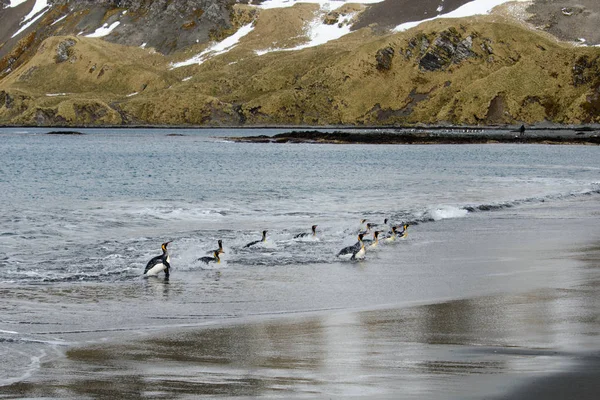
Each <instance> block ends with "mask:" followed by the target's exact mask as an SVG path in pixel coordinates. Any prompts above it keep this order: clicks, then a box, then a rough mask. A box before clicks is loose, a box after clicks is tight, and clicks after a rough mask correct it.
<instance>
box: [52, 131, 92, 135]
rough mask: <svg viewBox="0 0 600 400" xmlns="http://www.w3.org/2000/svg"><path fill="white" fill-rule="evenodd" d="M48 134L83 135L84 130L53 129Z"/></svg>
mask: <svg viewBox="0 0 600 400" xmlns="http://www.w3.org/2000/svg"><path fill="white" fill-rule="evenodd" d="M48 135H83V133H82V132H77V131H51V132H48Z"/></svg>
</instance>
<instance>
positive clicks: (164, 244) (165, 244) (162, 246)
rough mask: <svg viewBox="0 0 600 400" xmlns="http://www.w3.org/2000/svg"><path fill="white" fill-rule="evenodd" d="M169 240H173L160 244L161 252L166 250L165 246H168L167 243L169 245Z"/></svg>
mask: <svg viewBox="0 0 600 400" xmlns="http://www.w3.org/2000/svg"><path fill="white" fill-rule="evenodd" d="M171 242H173V241H172V240H171V241H169V242H165V243H163V244H162V245H161V246H160V247H161V249H162V251H163V253H166V252H167V246H168V245H169V243H171Z"/></svg>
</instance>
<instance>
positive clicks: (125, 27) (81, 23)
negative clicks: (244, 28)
mask: <svg viewBox="0 0 600 400" xmlns="http://www.w3.org/2000/svg"><path fill="white" fill-rule="evenodd" d="M235 3H236V1H235V0H178V1H171V0H124V1H119V0H100V1H92V0H77V1H74V0H54V2H53V4H54V5H56V6H67V7H68V10H69V12H70V17H69V18H70V19H71V20H70V21H69V26H73V25H74V28H75V29H73V30H71V31H70V32H68V33H70V34H77V33H78V32H80V31H81V30H83V31H84V33H91V32H93V31H94V29H95V28H97V27H100V26H102V25H103V24H109V25H110V24H112V23H115V22H117V21H119V22H120V24H119V25H118V26H117V27H116V28H115V29H114V31H113V32H112V33H111V34H110V35H108V36H106V37H104V39H105V40H108V41H111V42H114V43H119V44H125V45H130V46H140V45H142V44H145V45H146V46H147V47H153V48H155V49H156V50H157V51H159V52H161V53H164V54H170V53H172V52H174V51H177V50H180V49H182V48H185V47H188V46H191V45H194V44H196V43H205V42H207V41H209V40H210V39H211V36H212V35H218V34H219V32H220V31H222V30H227V29H230V28H231V27H232V21H231V16H230V13H231V11H232V5H233V4H235ZM78 11H83V13H81V12H78ZM124 11H127V13H124ZM63 34H64V33H63Z"/></svg>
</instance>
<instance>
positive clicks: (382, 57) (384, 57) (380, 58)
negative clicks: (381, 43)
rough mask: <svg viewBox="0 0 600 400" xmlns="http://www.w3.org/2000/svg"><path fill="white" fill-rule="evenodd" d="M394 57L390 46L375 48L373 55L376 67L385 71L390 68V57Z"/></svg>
mask: <svg viewBox="0 0 600 400" xmlns="http://www.w3.org/2000/svg"><path fill="white" fill-rule="evenodd" d="M393 58H394V49H393V48H391V47H389V46H388V47H385V48H383V49H379V50H377V54H376V55H375V61H377V69H378V70H380V71H387V70H389V69H390V68H392V59H393Z"/></svg>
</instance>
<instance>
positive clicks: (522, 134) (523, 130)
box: [519, 125, 525, 137]
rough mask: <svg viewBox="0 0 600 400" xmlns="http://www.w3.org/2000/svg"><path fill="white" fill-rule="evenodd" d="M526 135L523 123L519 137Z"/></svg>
mask: <svg viewBox="0 0 600 400" xmlns="http://www.w3.org/2000/svg"><path fill="white" fill-rule="evenodd" d="M523 136H525V125H521V127H520V128H519V137H523Z"/></svg>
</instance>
